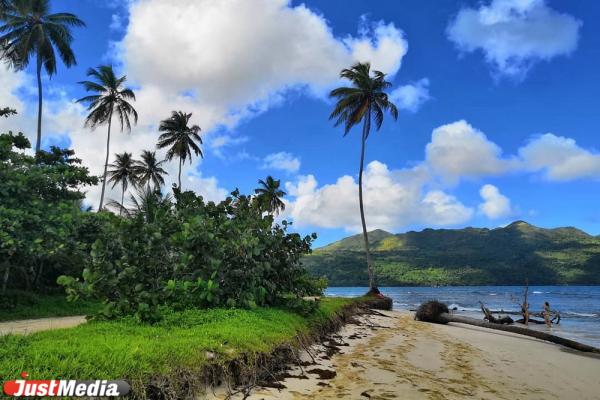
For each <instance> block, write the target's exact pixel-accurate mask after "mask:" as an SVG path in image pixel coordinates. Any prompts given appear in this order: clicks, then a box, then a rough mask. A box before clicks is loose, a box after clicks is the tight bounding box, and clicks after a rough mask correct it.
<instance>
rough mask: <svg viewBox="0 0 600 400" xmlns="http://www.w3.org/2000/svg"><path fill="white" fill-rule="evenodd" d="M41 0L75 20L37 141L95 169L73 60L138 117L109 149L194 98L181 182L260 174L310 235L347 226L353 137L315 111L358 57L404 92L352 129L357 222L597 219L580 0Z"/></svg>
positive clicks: (589, 226) (594, 75)
mask: <svg viewBox="0 0 600 400" xmlns="http://www.w3.org/2000/svg"><path fill="white" fill-rule="evenodd" d="M225 3H228V4H229V5H228V6H226V5H224V4H225ZM53 4H54V7H55V9H56V10H57V11H70V12H74V13H76V14H77V15H79V16H80V17H81V18H82V19H83V20H85V21H86V23H87V24H88V28H86V29H80V30H77V31H76V32H75V36H76V41H75V43H74V49H75V51H76V54H77V57H78V66H77V67H74V68H72V69H69V70H67V69H65V68H64V67H62V66H61V67H60V68H59V73H58V75H57V76H55V77H53V78H52V79H51V80H50V81H46V83H45V84H46V88H47V92H48V109H49V110H50V111H49V114H50V115H48V116H47V117H46V120H45V125H44V126H45V127H46V128H45V131H44V132H45V133H44V135H45V137H46V139H47V140H46V142H45V143H46V144H49V143H54V144H56V143H58V144H62V145H67V144H68V145H71V146H73V147H74V148H75V150H76V151H77V152H78V153H79V154H80V156H81V157H82V158H83V159H84V161H86V163H88V164H89V166H90V168H91V169H92V171H94V172H97V171H98V169H99V167H100V165H101V160H102V158H103V154H102V151H103V150H102V147H101V144H102V142H103V140H104V135H105V131H104V130H103V129H98V130H97V131H94V132H87V131H85V130H84V129H83V128H82V127H81V120H82V115H84V110H82V109H80V108H78V106H75V105H73V104H72V99H75V98H78V97H80V96H81V95H82V94H83V93H82V92H81V89H80V88H79V87H78V85H77V84H76V82H77V81H79V80H82V79H83V78H84V77H85V71H86V69H87V68H88V67H90V66H96V65H99V64H102V63H113V64H114V65H115V66H117V67H118V69H119V71H120V72H121V73H124V74H127V75H128V77H129V78H130V81H131V82H130V83H131V85H132V86H133V87H134V88H135V89H136V90H137V91H138V104H137V107H138V111H139V112H140V114H141V121H140V125H139V126H138V127H137V128H136V129H134V131H133V132H132V133H131V135H126V134H123V135H121V134H119V135H118V136H117V139H116V141H115V143H114V146H113V148H112V150H113V151H112V152H113V153H114V152H117V151H123V150H128V151H133V152H136V151H137V152H139V150H141V149H142V148H151V147H153V145H154V141H155V140H156V137H157V134H156V124H157V123H158V121H160V119H163V118H166V117H167V116H168V115H169V113H170V111H171V110H172V109H176V108H177V109H179V108H181V109H184V111H190V112H194V115H195V118H196V120H195V121H194V122H196V123H198V124H199V125H200V126H201V127H203V135H204V137H205V158H204V160H202V161H201V162H200V161H198V162H196V163H194V164H193V165H191V166H190V167H188V169H187V170H186V176H187V181H186V182H185V183H184V186H186V185H187V187H188V188H191V189H194V190H196V191H198V192H199V193H202V194H204V195H206V196H207V197H209V198H213V199H218V198H220V197H222V196H223V195H224V194H225V193H227V191H230V190H232V189H234V188H235V187H239V188H240V189H241V190H242V191H250V190H251V189H253V188H254V187H255V186H256V181H257V180H258V179H259V178H264V177H265V176H266V175H267V174H272V175H274V176H276V177H278V178H280V179H282V181H283V182H284V183H285V184H286V190H287V191H288V192H289V193H290V196H288V198H287V200H288V203H289V204H288V209H287V212H286V214H285V217H286V218H289V219H292V220H294V222H295V224H296V226H297V229H299V230H300V231H301V232H304V233H309V232H312V231H316V232H317V233H318V234H319V240H318V242H317V244H318V245H322V244H326V243H328V242H330V241H333V240H336V239H339V238H341V237H343V236H347V235H348V234H349V233H353V232H357V227H358V225H357V222H358V204H357V199H356V196H355V192H356V176H357V169H358V157H359V135H358V131H353V132H351V133H350V134H349V135H348V137H346V138H343V137H342V131H341V129H337V128H334V127H333V126H332V124H331V122H330V121H328V115H329V112H330V111H331V108H332V102H331V101H330V100H328V99H327V96H326V94H327V92H328V90H330V89H331V88H332V87H335V86H337V85H339V84H340V82H339V81H338V80H337V78H336V75H337V72H339V69H340V68H341V67H346V66H349V64H350V63H351V62H354V61H357V60H360V61H367V60H368V61H372V63H373V65H374V67H376V68H379V69H382V70H383V71H384V72H386V73H389V76H390V80H391V81H392V82H393V83H394V88H392V90H394V89H398V88H402V90H399V91H397V92H395V93H394V95H393V96H392V97H393V98H394V99H395V100H397V102H399V103H401V104H402V105H403V107H402V108H401V112H400V117H399V119H398V121H396V122H394V121H392V120H391V119H389V118H388V119H387V120H386V121H385V122H384V126H383V128H382V129H381V131H380V132H374V133H373V134H372V136H371V137H370V138H369V141H368V146H367V161H368V162H371V163H372V164H371V166H370V170H369V171H370V172H367V186H368V188H367V191H366V196H367V199H366V201H367V221H368V222H369V227H370V228H384V229H387V230H391V231H395V232H400V231H405V230H409V229H422V228H424V227H464V226H485V227H496V226H500V225H503V224H506V223H508V222H510V221H512V220H515V219H524V220H527V221H529V222H531V223H533V224H536V225H540V226H545V227H554V226H563V225H572V226H577V227H579V228H581V229H584V230H586V231H587V232H590V233H592V234H600V212H599V211H598V207H597V204H599V203H600V194H599V193H600V191H599V190H598V189H597V188H598V184H599V182H598V178H600V155H599V153H598V151H597V148H598V144H597V142H598V135H597V131H598V128H597V125H598V122H599V121H600V113H599V109H600V102H599V101H598V96H597V93H599V92H600V79H599V78H600V68H599V65H598V63H599V62H600V61H599V60H600V57H599V55H600V54H598V53H599V52H600V34H599V33H600V32H598V30H599V29H600V28H598V24H597V23H595V21H597V20H598V19H599V18H600V4H596V2H591V1H590V2H572V1H558V0H546V1H543V0H495V1H489V0H486V1H483V2H481V1H450V0H443V1H416V0H410V1H402V2H397V1H362V0H360V1H359V0H344V1H341V0H340V1H331V0H327V1H325V0H323V1H307V2H297V1H293V2H286V1H284V0H254V1H246V0H235V1H231V2H221V3H219V2H217V1H216V0H199V1H192V0H177V1H175V0H134V1H131V2H129V1H124V0H123V1H117V0H115V1H113V2H105V1H100V0H83V1H82V0H55V1H54V2H53ZM228 7H229V8H228ZM2 73H3V74H4V75H3V76H2V75H0V83H2V86H4V87H3V88H2V87H0V101H2V102H5V103H10V104H6V105H14V106H16V107H17V108H19V111H20V113H21V115H20V117H19V118H18V119H17V120H12V121H1V122H0V124H2V125H0V128H4V127H11V128H12V129H15V126H14V125H15V124H17V125H19V126H17V128H19V129H22V130H24V131H27V133H28V134H32V133H33V118H34V117H35V113H34V107H33V102H34V101H35V91H34V90H32V89H33V88H34V87H33V86H32V84H33V82H32V76H31V71H26V72H21V73H18V74H15V73H13V72H7V71H4V72H2ZM3 82H4V83H3ZM14 103H16V104H14ZM0 105H4V104H0ZM9 123H11V124H12V125H9ZM434 132H435V134H434ZM432 134H433V137H432ZM173 168H174V166H173ZM172 171H175V170H174V169H173V170H172ZM171 175H172V176H173V177H175V175H176V174H174V173H172V174H171ZM96 192H97V190H96V189H92V190H90V193H89V196H88V199H89V201H90V203H91V204H94V203H95V201H96V200H95V199H96V197H97V194H96ZM115 193H116V192H115ZM113 195H115V194H114V193H113Z"/></svg>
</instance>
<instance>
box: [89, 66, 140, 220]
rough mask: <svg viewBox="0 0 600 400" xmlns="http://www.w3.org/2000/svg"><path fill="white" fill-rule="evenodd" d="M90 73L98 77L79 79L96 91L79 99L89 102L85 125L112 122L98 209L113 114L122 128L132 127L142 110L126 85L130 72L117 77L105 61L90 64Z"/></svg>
mask: <svg viewBox="0 0 600 400" xmlns="http://www.w3.org/2000/svg"><path fill="white" fill-rule="evenodd" d="M87 75H88V76H89V77H92V78H93V79H94V80H92V81H83V82H79V83H80V84H82V85H83V87H84V88H85V90H86V91H87V92H92V93H95V94H93V95H89V96H86V97H83V98H81V99H79V100H77V102H78V103H87V104H88V111H89V114H88V116H87V118H86V120H85V125H86V126H88V127H91V128H96V127H97V126H99V125H103V124H108V134H107V139H106V160H105V162H104V179H103V180H102V194H101V195H100V206H99V207H98V211H101V210H102V206H103V204H104V191H105V189H106V174H107V170H108V157H109V154H110V130H111V125H112V117H113V115H115V116H116V117H117V119H118V120H119V123H120V126H121V131H123V130H124V129H125V128H127V130H128V131H130V130H131V118H133V122H134V123H137V121H138V114H137V111H135V109H134V108H133V106H132V105H131V104H130V103H129V102H130V101H132V100H133V101H135V94H134V93H133V91H132V90H131V89H128V88H126V87H124V84H125V81H126V80H127V77H126V76H122V77H120V78H117V76H116V75H115V72H114V70H113V68H112V66H110V65H103V66H100V67H98V68H97V69H94V68H90V69H89V70H88V73H87Z"/></svg>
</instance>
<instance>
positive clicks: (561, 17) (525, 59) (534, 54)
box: [447, 0, 582, 78]
mask: <svg viewBox="0 0 600 400" xmlns="http://www.w3.org/2000/svg"><path fill="white" fill-rule="evenodd" d="M581 25H582V23H581V21H579V20H577V19H576V18H574V17H573V16H571V15H569V14H564V13H560V12H558V11H556V10H554V9H552V8H550V7H548V5H547V4H546V1H545V0H492V1H491V2H490V3H488V5H481V6H480V7H479V8H477V9H475V8H463V9H461V10H460V11H459V12H458V15H457V16H456V18H454V19H453V20H452V21H451V22H450V24H449V26H448V28H447V35H448V38H449V39H450V40H451V41H452V42H454V43H455V45H456V46H457V48H458V49H459V50H461V51H463V52H473V51H476V50H481V51H483V53H484V55H485V59H486V61H487V62H489V63H490V64H492V65H493V67H494V69H495V70H496V71H497V72H498V73H500V74H503V75H508V76H513V77H517V78H522V77H523V76H524V75H525V73H526V72H527V70H528V69H529V68H530V67H531V66H532V65H533V64H534V63H535V62H537V61H539V60H550V59H552V58H554V57H556V56H560V55H568V54H570V53H571V52H573V51H574V50H575V49H576V48H577V42H578V40H579V28H580V27H581Z"/></svg>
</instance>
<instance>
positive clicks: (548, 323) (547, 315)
mask: <svg viewBox="0 0 600 400" xmlns="http://www.w3.org/2000/svg"><path fill="white" fill-rule="evenodd" d="M550 313H551V311H550V303H548V302H547V301H546V302H544V321H545V322H546V326H551V325H552V322H551V321H550Z"/></svg>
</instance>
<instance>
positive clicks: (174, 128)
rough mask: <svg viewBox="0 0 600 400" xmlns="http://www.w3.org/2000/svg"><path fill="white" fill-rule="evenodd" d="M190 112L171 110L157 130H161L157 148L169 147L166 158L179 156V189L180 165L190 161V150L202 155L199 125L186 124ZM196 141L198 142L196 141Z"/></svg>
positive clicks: (179, 179)
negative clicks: (168, 116)
mask: <svg viewBox="0 0 600 400" xmlns="http://www.w3.org/2000/svg"><path fill="white" fill-rule="evenodd" d="M191 117H192V114H187V113H184V112H183V111H173V112H172V114H171V117H170V118H167V119H165V120H163V121H161V122H160V126H159V128H158V130H159V131H160V132H163V133H162V134H161V135H160V136H159V138H158V145H157V147H158V148H159V149H164V148H169V150H168V151H167V160H169V161H171V160H172V159H173V158H175V157H178V158H179V175H178V182H179V186H178V187H179V190H181V165H182V164H183V163H184V162H185V160H187V159H188V158H189V159H190V163H191V162H192V151H193V152H194V154H195V155H197V156H198V155H199V156H200V158H202V157H204V155H203V154H202V149H201V148H200V146H199V144H202V138H201V137H200V134H199V132H200V127H199V126H198V125H193V126H191V127H190V126H188V124H189V122H190V118H191ZM196 142H198V143H196Z"/></svg>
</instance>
